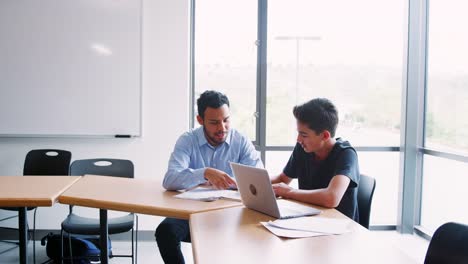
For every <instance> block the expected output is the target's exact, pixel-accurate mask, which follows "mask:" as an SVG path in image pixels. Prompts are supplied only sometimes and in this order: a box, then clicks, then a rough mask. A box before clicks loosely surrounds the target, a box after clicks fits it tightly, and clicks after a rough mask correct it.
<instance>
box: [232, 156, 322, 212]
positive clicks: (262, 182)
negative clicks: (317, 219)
mask: <svg viewBox="0 0 468 264" xmlns="http://www.w3.org/2000/svg"><path fill="white" fill-rule="evenodd" d="M230 165H231V169H232V172H233V173H234V176H235V178H236V182H237V188H238V189H239V192H240V195H241V200H242V203H243V204H244V205H245V206H246V207H247V208H250V209H252V210H255V211H258V212H261V213H264V214H267V215H270V216H273V217H275V218H279V219H286V218H293V217H301V216H309V215H317V214H320V212H321V211H320V210H318V209H315V208H312V207H308V206H305V205H301V204H298V203H294V202H291V201H287V200H282V199H279V200H276V197H275V193H274V192H273V188H272V186H271V182H270V177H269V176H268V172H267V171H266V170H265V169H262V168H255V167H251V166H246V165H242V164H238V163H234V162H230Z"/></svg>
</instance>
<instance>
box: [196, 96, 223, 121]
mask: <svg viewBox="0 0 468 264" xmlns="http://www.w3.org/2000/svg"><path fill="white" fill-rule="evenodd" d="M224 104H226V105H227V106H229V99H228V98H227V96H226V95H224V94H222V93H220V92H217V91H205V92H203V93H202V94H201V95H200V97H199V98H198V99H197V106H198V115H199V116H200V117H201V118H202V119H203V118H204V117H205V110H206V108H208V107H211V108H215V109H216V108H220V107H221V106H223V105H224Z"/></svg>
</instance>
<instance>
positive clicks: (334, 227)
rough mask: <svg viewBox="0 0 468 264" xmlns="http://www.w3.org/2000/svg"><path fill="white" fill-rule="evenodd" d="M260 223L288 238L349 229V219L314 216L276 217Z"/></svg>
mask: <svg viewBox="0 0 468 264" xmlns="http://www.w3.org/2000/svg"><path fill="white" fill-rule="evenodd" d="M261 224H262V225H263V226H264V227H265V228H266V229H268V230H269V231H270V232H272V233H273V234H275V235H277V236H280V237H289V238H299V237H312V236H326V235H340V234H344V233H347V232H350V231H351V230H350V224H351V220H348V219H331V218H321V217H314V216H312V217H299V218H291V219H278V220H275V221H270V222H261Z"/></svg>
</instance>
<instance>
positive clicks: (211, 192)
mask: <svg viewBox="0 0 468 264" xmlns="http://www.w3.org/2000/svg"><path fill="white" fill-rule="evenodd" d="M174 197H176V198H180V199H189V200H197V201H215V200H218V199H221V198H223V199H229V200H234V201H240V200H241V197H240V194H239V192H238V191H233V190H217V189H212V188H205V187H198V188H195V189H192V190H188V191H186V192H183V193H180V194H177V195H175V196H174Z"/></svg>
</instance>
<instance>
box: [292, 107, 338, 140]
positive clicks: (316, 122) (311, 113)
mask: <svg viewBox="0 0 468 264" xmlns="http://www.w3.org/2000/svg"><path fill="white" fill-rule="evenodd" d="M293 114H294V117H296V119H297V120H298V121H299V122H301V123H304V124H306V125H307V126H308V127H309V128H310V129H312V130H314V131H315V132H316V133H322V132H323V131H325V130H328V131H329V132H330V135H331V137H332V138H333V137H335V131H336V127H337V126H338V110H337V109H336V107H335V106H334V105H333V103H332V102H331V101H330V100H328V99H326V98H315V99H312V100H310V101H308V102H307V103H304V104H302V105H297V106H295V107H294V108H293Z"/></svg>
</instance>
